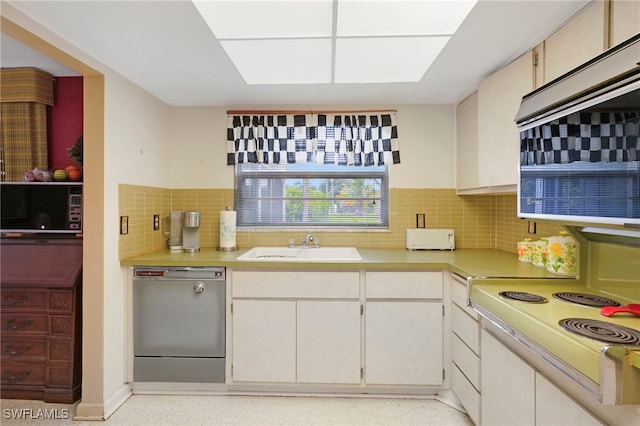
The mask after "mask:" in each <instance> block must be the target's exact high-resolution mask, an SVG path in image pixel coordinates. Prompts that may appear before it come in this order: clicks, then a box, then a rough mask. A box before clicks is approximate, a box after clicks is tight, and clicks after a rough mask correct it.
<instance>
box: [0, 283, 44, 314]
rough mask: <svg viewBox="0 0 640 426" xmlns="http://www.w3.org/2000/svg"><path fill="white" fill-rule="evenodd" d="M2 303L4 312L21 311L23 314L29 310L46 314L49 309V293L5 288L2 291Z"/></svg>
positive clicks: (0, 300)
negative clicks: (45, 311)
mask: <svg viewBox="0 0 640 426" xmlns="http://www.w3.org/2000/svg"><path fill="white" fill-rule="evenodd" d="M0 303H1V304H2V305H1V306H2V310H3V311H9V310H14V309H19V310H20V311H22V312H24V311H27V310H29V311H39V312H44V310H45V309H46V308H47V291H46V290H35V289H34V290H29V289H20V288H13V287H9V288H3V289H2V291H0Z"/></svg>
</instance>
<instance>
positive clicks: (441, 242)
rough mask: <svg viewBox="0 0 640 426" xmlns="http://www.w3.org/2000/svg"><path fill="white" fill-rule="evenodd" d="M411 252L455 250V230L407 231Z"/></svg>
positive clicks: (419, 229) (421, 229)
mask: <svg viewBox="0 0 640 426" xmlns="http://www.w3.org/2000/svg"><path fill="white" fill-rule="evenodd" d="M407 248H408V249H409V250H453V249H455V236H454V232H453V229H424V228H417V229H407Z"/></svg>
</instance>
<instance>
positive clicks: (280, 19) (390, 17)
mask: <svg viewBox="0 0 640 426" xmlns="http://www.w3.org/2000/svg"><path fill="white" fill-rule="evenodd" d="M192 1H193V4H194V5H195V7H196V8H197V10H198V11H199V12H200V14H201V15H202V17H203V18H204V20H205V22H206V23H207V24H208V25H209V27H210V28H211V31H212V32H213V33H214V35H215V36H216V38H217V39H218V40H219V41H220V43H221V45H222V47H223V48H224V49H225V51H226V52H227V54H228V55H229V58H230V59H231V61H232V62H233V63H234V65H235V66H236V68H237V69H238V71H239V72H240V74H241V75H242V77H243V78H244V79H245V81H246V82H247V84H318V83H397V82H418V81H420V80H421V79H422V77H423V76H424V74H425V72H426V71H427V69H428V68H429V66H431V64H432V63H433V61H434V60H435V58H436V57H437V56H438V54H439V53H440V51H441V50H442V49H443V48H444V46H445V45H446V44H447V41H448V40H449V37H450V36H451V35H452V34H453V33H454V32H455V31H456V30H457V28H458V27H459V26H460V24H461V23H462V21H463V20H464V19H465V17H466V16H467V14H468V13H469V12H470V11H471V9H472V8H473V6H474V5H475V3H476V2H477V0H280V1H271V0H192ZM334 8H335V9H334ZM334 19H336V22H333V21H334ZM334 48H335V51H333V50H332V49H334ZM332 66H333V67H334V70H332V69H331V67H332ZM332 73H333V75H334V77H333V81H332V77H331V76H332Z"/></svg>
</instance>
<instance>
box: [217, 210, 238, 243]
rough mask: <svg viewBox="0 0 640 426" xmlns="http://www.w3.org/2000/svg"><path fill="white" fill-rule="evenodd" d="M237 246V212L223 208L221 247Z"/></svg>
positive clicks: (221, 213)
mask: <svg viewBox="0 0 640 426" xmlns="http://www.w3.org/2000/svg"><path fill="white" fill-rule="evenodd" d="M235 247H236V212H234V211H231V210H223V211H221V212H220V248H222V249H233V248H235Z"/></svg>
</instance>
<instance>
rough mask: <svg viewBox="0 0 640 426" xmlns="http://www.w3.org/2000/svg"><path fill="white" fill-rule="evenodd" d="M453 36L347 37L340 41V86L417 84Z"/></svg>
mask: <svg viewBox="0 0 640 426" xmlns="http://www.w3.org/2000/svg"><path fill="white" fill-rule="evenodd" d="M447 41H449V37H445V36H439V37H389V38H343V39H340V38H339V39H338V40H337V41H336V70H335V82H336V83H403V82H404V83H414V82H418V81H420V80H421V79H422V76H423V75H424V73H425V72H426V71H427V69H428V68H429V66H431V64H432V63H433V61H434V60H435V59H436V57H437V56H438V54H439V53H440V51H441V50H442V49H443V48H444V46H445V45H446V44H447Z"/></svg>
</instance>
